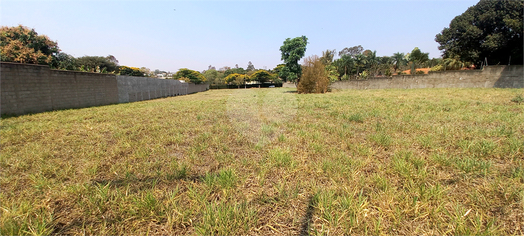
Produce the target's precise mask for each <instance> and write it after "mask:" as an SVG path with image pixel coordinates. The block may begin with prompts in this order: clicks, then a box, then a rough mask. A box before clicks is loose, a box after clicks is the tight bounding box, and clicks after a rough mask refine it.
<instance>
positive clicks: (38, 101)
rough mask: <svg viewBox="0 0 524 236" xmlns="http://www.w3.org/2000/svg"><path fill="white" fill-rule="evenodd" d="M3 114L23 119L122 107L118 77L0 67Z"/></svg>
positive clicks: (20, 66) (21, 66)
mask: <svg viewBox="0 0 524 236" xmlns="http://www.w3.org/2000/svg"><path fill="white" fill-rule="evenodd" d="M0 64H1V65H0V86H1V95H0V99H1V102H0V103H1V106H0V112H1V114H11V115H21V114H26V113H36V112H43V111H51V110H58V109H67V108H80V107H89V106H99V105H107V104H113V103H118V93H117V91H118V90H117V84H116V80H115V76H114V75H108V74H98V73H83V72H73V71H60V70H51V69H49V67H48V66H41V65H28V64H18V63H4V62H2V63H0Z"/></svg>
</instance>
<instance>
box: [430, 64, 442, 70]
mask: <svg viewBox="0 0 524 236" xmlns="http://www.w3.org/2000/svg"><path fill="white" fill-rule="evenodd" d="M429 71H444V66H442V65H436V66H434V67H431V69H429Z"/></svg>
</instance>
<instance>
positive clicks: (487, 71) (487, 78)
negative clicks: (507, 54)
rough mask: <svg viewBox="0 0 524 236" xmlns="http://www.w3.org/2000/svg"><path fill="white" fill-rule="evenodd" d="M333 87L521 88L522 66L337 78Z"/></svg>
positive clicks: (523, 72) (523, 79) (522, 86)
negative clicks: (348, 78)
mask: <svg viewBox="0 0 524 236" xmlns="http://www.w3.org/2000/svg"><path fill="white" fill-rule="evenodd" d="M331 88H333V89H393V88H402V89H412V88H524V67H523V66H522V65H515V66H488V67H485V68H484V69H483V70H464V71H444V72H430V73H429V74H427V75H397V76H392V77H375V78H373V79H368V80H350V81H337V82H335V83H333V84H332V85H331Z"/></svg>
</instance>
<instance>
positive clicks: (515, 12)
mask: <svg viewBox="0 0 524 236" xmlns="http://www.w3.org/2000/svg"><path fill="white" fill-rule="evenodd" d="M523 8H524V2H523V1H514V0H480V1H479V2H478V3H477V4H476V5H475V6H472V7H470V8H468V9H467V10H466V11H465V12H464V13H462V14H461V15H459V16H457V17H455V18H454V19H453V20H452V21H451V23H450V24H449V27H446V28H444V30H442V32H441V33H439V34H437V35H436V37H435V41H436V42H437V43H439V44H440V46H439V49H440V50H442V52H443V57H444V58H455V57H457V56H458V58H459V59H460V61H463V62H471V63H474V64H475V65H477V66H478V65H480V64H481V63H482V62H483V61H484V59H485V58H487V60H488V63H489V64H508V63H509V62H510V57H511V64H520V65H522V60H523V58H522V55H523V50H522V48H523V46H522V45H523V43H522V40H523V38H522V34H523V25H522V22H523V11H522V9H523Z"/></svg>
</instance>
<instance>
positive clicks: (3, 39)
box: [0, 25, 60, 65]
mask: <svg viewBox="0 0 524 236" xmlns="http://www.w3.org/2000/svg"><path fill="white" fill-rule="evenodd" d="M58 52H60V49H59V48H58V44H57V43H56V42H54V41H52V40H51V39H49V37H47V36H46V35H38V33H36V31H35V30H34V29H29V28H28V27H25V26H22V25H19V26H17V27H6V26H3V27H1V28H0V60H1V61H7V62H18V63H28V64H43V65H49V64H51V63H52V62H53V59H54V57H55V56H56V54H57V53H58Z"/></svg>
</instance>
